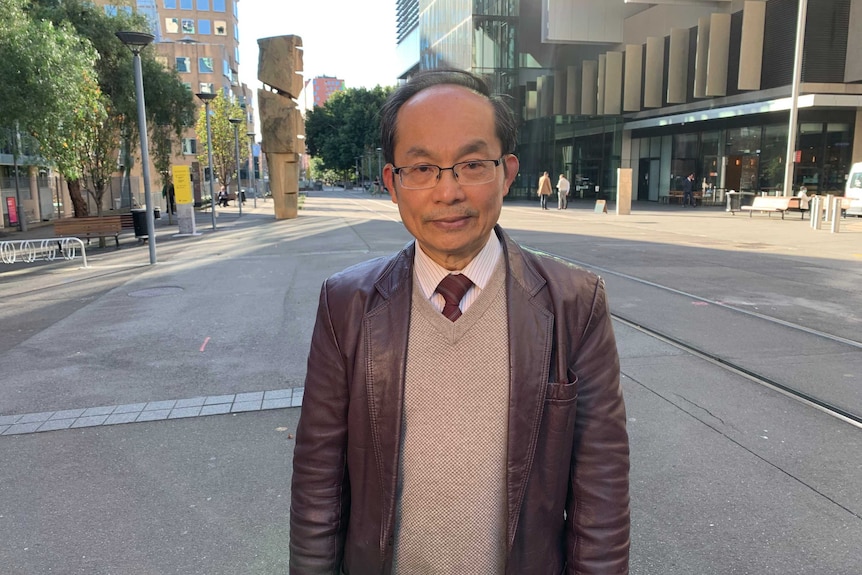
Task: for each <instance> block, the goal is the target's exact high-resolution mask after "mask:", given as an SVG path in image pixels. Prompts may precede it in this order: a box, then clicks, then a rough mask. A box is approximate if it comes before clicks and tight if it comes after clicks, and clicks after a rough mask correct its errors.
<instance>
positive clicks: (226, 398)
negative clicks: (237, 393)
mask: <svg viewBox="0 0 862 575" xmlns="http://www.w3.org/2000/svg"><path fill="white" fill-rule="evenodd" d="M233 398H234V395H233V394H231V395H211V396H209V397H208V398H206V401H204V405H216V404H219V403H233Z"/></svg>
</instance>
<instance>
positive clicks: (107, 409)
mask: <svg viewBox="0 0 862 575" xmlns="http://www.w3.org/2000/svg"><path fill="white" fill-rule="evenodd" d="M115 409H117V406H116V405H103V406H101V407H91V408H89V409H86V410H84V413H82V414H81V417H90V416H93V415H111V414H112V413H114V410H115Z"/></svg>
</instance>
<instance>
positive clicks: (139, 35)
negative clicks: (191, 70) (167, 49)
mask: <svg viewBox="0 0 862 575" xmlns="http://www.w3.org/2000/svg"><path fill="white" fill-rule="evenodd" d="M116 35H117V38H119V39H120V42H122V43H123V44H125V45H126V46H128V48H129V49H130V50H131V51H132V54H134V61H135V98H136V99H137V100H138V132H140V134H141V172H142V173H143V175H144V201H145V202H146V203H147V240H148V241H147V244H148V245H149V247H150V264H154V263H156V261H157V260H156V220H155V215H154V214H155V210H154V206H153V198H152V194H151V192H150V151H149V143H148V142H147V112H146V109H145V108H144V80H143V72H142V71H141V50H143V49H144V48H146V47H147V46H149V45H150V43H151V42H152V41H153V40H154V39H155V36H153V35H152V34H148V33H146V32H117V33H116Z"/></svg>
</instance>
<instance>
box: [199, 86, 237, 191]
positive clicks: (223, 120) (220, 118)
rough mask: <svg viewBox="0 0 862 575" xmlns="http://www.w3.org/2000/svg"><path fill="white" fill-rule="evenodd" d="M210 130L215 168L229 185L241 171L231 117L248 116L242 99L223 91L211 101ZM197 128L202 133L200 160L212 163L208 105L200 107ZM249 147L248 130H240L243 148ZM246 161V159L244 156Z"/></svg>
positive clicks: (220, 177)
mask: <svg viewBox="0 0 862 575" xmlns="http://www.w3.org/2000/svg"><path fill="white" fill-rule="evenodd" d="M209 109H210V131H211V132H212V150H213V164H214V165H213V170H212V172H213V173H214V174H215V176H216V178H218V181H219V183H221V184H222V185H224V187H225V189H228V187H229V186H230V183H231V182H232V181H233V178H234V177H235V175H236V174H237V165H236V148H235V146H236V144H235V140H234V130H233V125H232V124H231V123H230V119H231V118H243V119H244V118H245V110H243V109H242V106H240V104H239V102H238V101H236V100H233V99H228V98H227V97H225V95H224V93H223V92H219V93H218V95H217V96H216V97H215V99H214V100H212V101H211V102H210V105H209ZM195 131H196V132H197V134H198V152H199V153H198V161H200V163H201V165H202V166H206V167H208V166H209V157H208V152H207V119H206V107H205V106H201V107H200V113H199V115H198V121H197V125H196V126H195ZM247 147H248V136H247V135H246V130H245V129H242V130H240V131H239V149H240V150H245V149H246V148H247ZM240 161H242V159H240Z"/></svg>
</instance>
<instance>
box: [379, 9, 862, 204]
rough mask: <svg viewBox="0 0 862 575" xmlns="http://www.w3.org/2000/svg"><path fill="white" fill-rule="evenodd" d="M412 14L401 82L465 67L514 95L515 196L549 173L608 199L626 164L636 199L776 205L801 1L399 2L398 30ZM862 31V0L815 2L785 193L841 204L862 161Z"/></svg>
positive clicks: (807, 28) (810, 14) (530, 190)
mask: <svg viewBox="0 0 862 575" xmlns="http://www.w3.org/2000/svg"><path fill="white" fill-rule="evenodd" d="M414 8H415V9H417V10H418V18H416V19H415V25H414V27H413V28H409V27H408V28H409V29H405V31H404V33H403V34H400V35H399V39H401V38H403V40H402V42H401V44H399V50H400V51H402V52H405V53H406V52H407V51H409V50H410V49H411V46H410V44H409V42H410V41H411V40H410V39H411V38H413V37H414V36H415V37H416V38H418V49H419V51H418V54H416V58H415V59H414V60H413V62H412V64H411V63H410V61H409V60H408V59H407V58H403V59H402V60H401V61H402V62H403V63H402V77H404V78H406V77H409V75H410V74H411V73H413V72H414V71H415V70H417V69H428V68H435V67H443V66H445V67H455V68H460V69H469V70H473V71H474V72H477V73H480V74H483V75H485V76H486V77H487V78H488V79H489V80H490V81H491V83H492V84H493V85H494V87H495V89H496V90H497V91H498V92H500V93H503V94H507V95H509V96H510V97H511V98H512V102H513V104H514V106H515V108H516V110H517V111H518V113H519V115H520V119H521V121H522V129H521V141H520V145H519V150H518V154H519V157H520V159H521V173H520V175H519V178H518V180H516V184H515V188H514V189H513V195H516V196H517V195H531V194H534V191H535V190H534V188H535V183H536V181H537V180H538V176H539V174H540V173H541V172H543V171H545V170H548V171H549V172H552V173H565V174H567V175H568V176H569V178H570V179H571V180H572V182H573V184H574V186H575V187H576V188H577V190H578V192H580V193H583V194H584V195H585V197H593V196H594V195H596V194H598V195H600V196H601V197H608V198H611V199H613V198H614V197H615V193H616V173H617V171H616V169H617V168H620V167H622V168H631V169H632V171H633V182H634V184H633V185H634V190H633V196H634V198H636V199H639V200H647V201H661V200H662V199H664V198H667V197H668V196H669V195H670V193H671V192H672V191H675V190H679V189H681V186H682V180H683V179H684V178H685V177H686V176H687V175H688V174H689V173H692V172H694V173H695V174H696V177H697V179H698V182H699V183H701V184H702V185H704V186H705V187H707V188H708V189H714V190H718V193H721V191H723V190H730V189H733V190H737V191H749V192H754V193H783V190H782V186H783V182H784V172H785V166H786V157H787V148H788V146H787V142H788V135H789V133H790V125H789V118H790V108H791V97H790V96H791V90H792V86H793V69H794V55H795V45H796V44H795V42H796V34H795V30H796V27H797V13H798V8H799V0H754V1H752V0H717V1H697V0H673V1H671V0H666V1H664V2H662V1H657V2H649V3H642V2H638V1H631V0H629V1H628V2H624V0H423V1H421V2H411V1H410V0H399V1H398V3H397V4H396V9H397V10H398V15H399V19H398V22H399V25H400V24H401V23H402V22H413V21H414V20H410V18H408V17H407V16H409V15H410V14H412V10H413V9H414ZM402 15H403V16H404V18H402ZM853 31H856V33H854V32H853ZM860 31H862V0H808V9H807V23H806V26H805V34H804V37H805V41H804V49H803V52H802V54H803V60H802V62H803V64H802V72H801V83H800V85H799V88H800V97H799V98H798V100H797V102H798V121H797V122H796V133H797V137H796V140H795V145H794V147H793V149H794V151H795V154H793V159H794V162H795V166H794V170H793V179H792V184H793V186H794V188H796V187H799V186H801V185H805V186H806V187H807V188H808V190H809V192H838V193H840V190H842V189H843V187H844V180H845V178H846V176H847V173H848V170H849V168H850V165H851V164H852V162H854V161H862V59H859V58H858V54H859V53H860V47H862V46H860V44H862V34H859V33H858V32H860ZM399 32H400V28H399ZM854 54H855V55H857V56H854ZM597 187H598V191H597Z"/></svg>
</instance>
